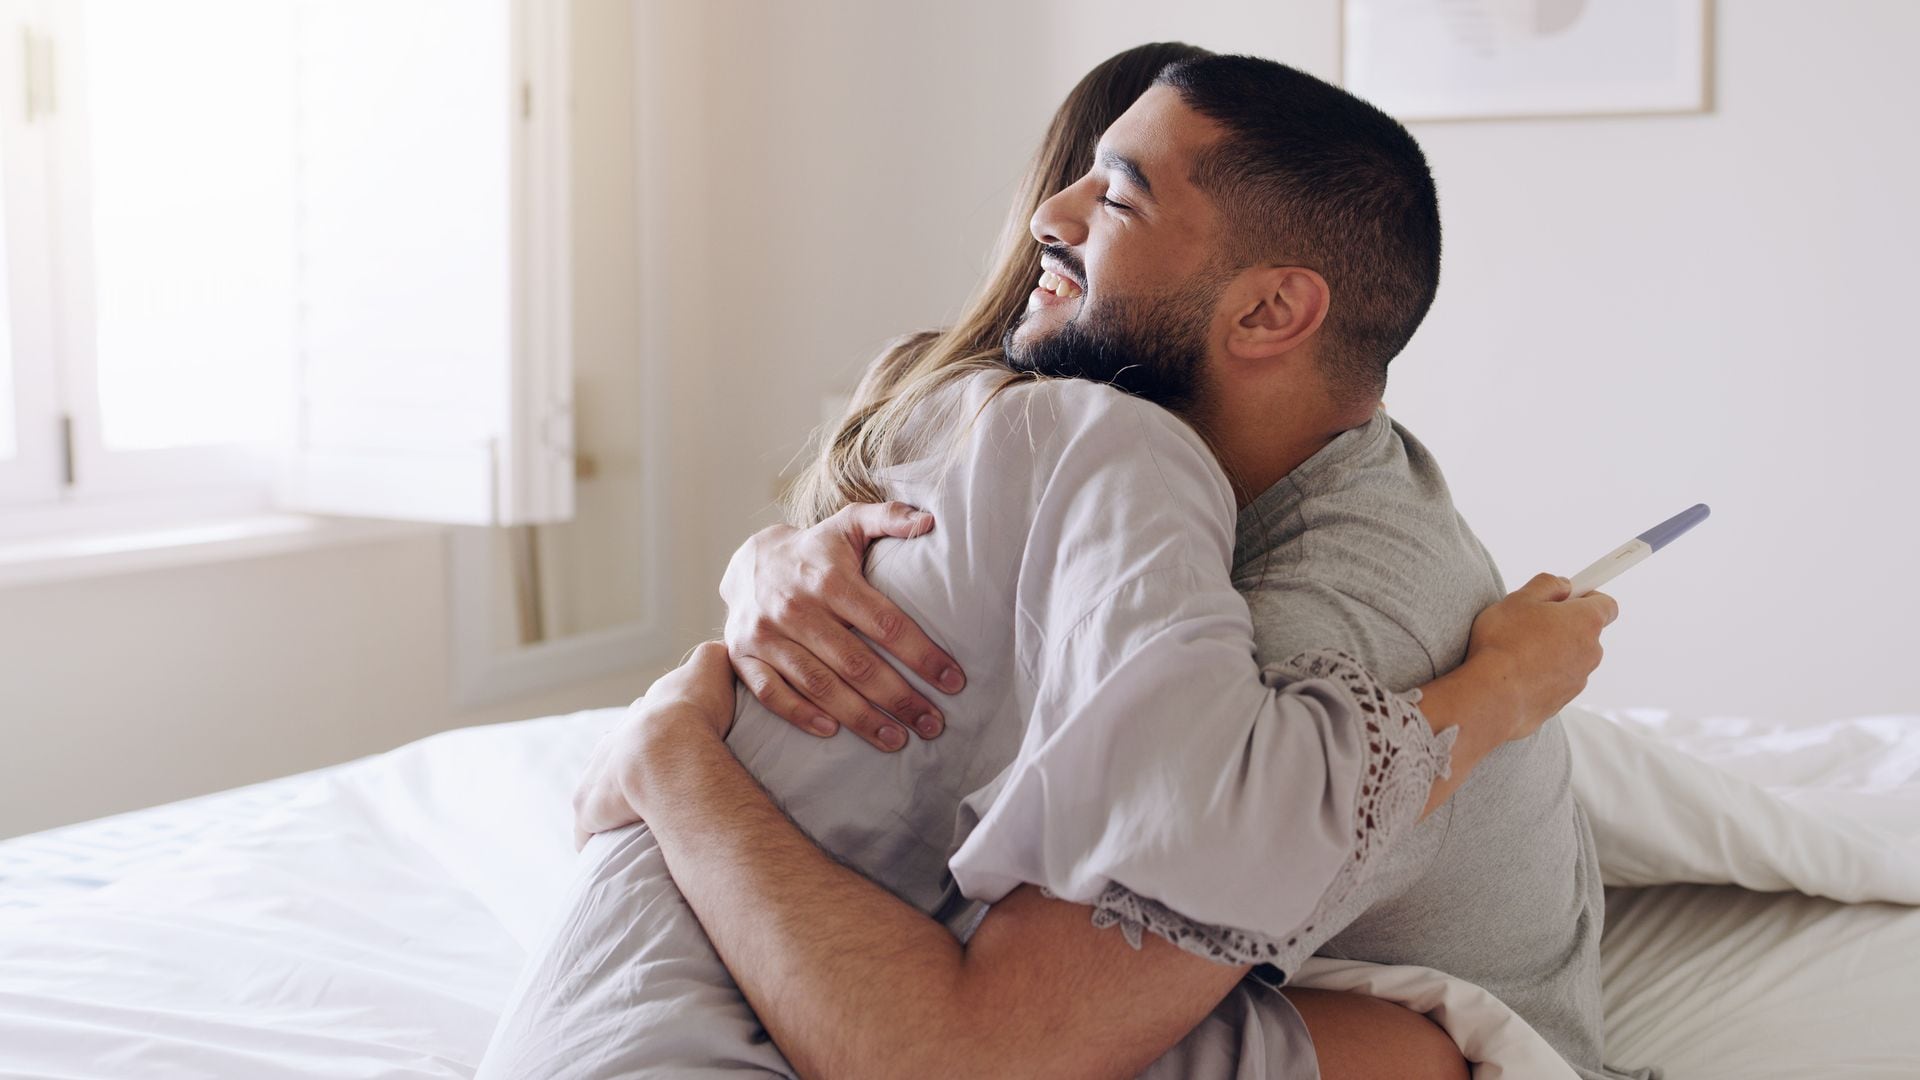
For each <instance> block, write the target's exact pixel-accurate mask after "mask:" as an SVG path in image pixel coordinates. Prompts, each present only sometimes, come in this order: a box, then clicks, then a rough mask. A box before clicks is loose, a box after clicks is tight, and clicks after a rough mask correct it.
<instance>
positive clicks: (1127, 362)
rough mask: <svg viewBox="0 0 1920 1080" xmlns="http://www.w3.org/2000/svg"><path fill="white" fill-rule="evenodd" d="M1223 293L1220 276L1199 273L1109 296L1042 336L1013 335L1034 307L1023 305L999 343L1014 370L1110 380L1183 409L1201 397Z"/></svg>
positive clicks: (1121, 387) (1117, 387)
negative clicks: (1140, 292) (1176, 286)
mask: <svg viewBox="0 0 1920 1080" xmlns="http://www.w3.org/2000/svg"><path fill="white" fill-rule="evenodd" d="M1218 295H1219V286H1218V283H1216V282H1212V281H1200V282H1197V283H1195V284H1194V285H1193V286H1191V287H1188V288H1184V289H1181V290H1180V291H1178V292H1176V293H1174V294H1172V295H1170V296H1165V297H1158V298H1154V299H1151V300H1148V299H1114V300H1108V301H1104V302H1102V303H1100V304H1099V305H1097V306H1092V307H1089V308H1088V309H1087V310H1084V311H1082V312H1081V315H1080V317H1079V318H1076V319H1074V320H1072V321H1070V322H1068V323H1067V324H1066V325H1064V326H1062V327H1060V329H1058V330H1056V331H1054V332H1053V333H1051V334H1049V335H1047V336H1046V337H1044V338H1041V339H1040V340H1038V341H1029V342H1024V343H1016V342H1015V340H1014V335H1016V334H1017V333H1019V331H1020V327H1021V326H1022V325H1023V324H1024V323H1025V322H1026V321H1027V319H1028V317H1030V316H1031V315H1032V312H1023V313H1022V314H1021V316H1020V319H1019V321H1017V322H1015V323H1014V324H1013V326H1012V327H1011V328H1009V329H1008V330H1007V334H1006V337H1005V338H1004V339H1003V340H1002V343H1001V344H1002V347H1003V348H1004V350H1005V352H1006V354H1007V362H1008V363H1009V364H1011V365H1012V366H1013V368H1014V370H1016V371H1030V372H1033V373H1034V374H1037V375H1046V376H1050V377H1053V378H1061V379H1089V380H1092V381H1093V382H1103V383H1107V384H1109V385H1111V386H1113V387H1115V388H1116V389H1119V390H1124V391H1126V392H1127V393H1129V394H1134V395H1136V396H1138V397H1142V398H1145V399H1147V400H1148V401H1151V402H1153V403H1154V404H1156V405H1159V406H1161V407H1162V408H1166V409H1171V410H1173V411H1175V412H1179V411H1181V410H1184V409H1188V408H1191V407H1192V406H1194V405H1195V404H1196V403H1198V401H1199V400H1200V393H1201V388H1202V387H1201V376H1202V374H1203V372H1204V371H1205V367H1206V356H1207V341H1206V330H1207V324H1208V321H1209V318H1210V316H1211V314H1212V309H1213V304H1214V300H1215V299H1216V297H1217V296H1218Z"/></svg>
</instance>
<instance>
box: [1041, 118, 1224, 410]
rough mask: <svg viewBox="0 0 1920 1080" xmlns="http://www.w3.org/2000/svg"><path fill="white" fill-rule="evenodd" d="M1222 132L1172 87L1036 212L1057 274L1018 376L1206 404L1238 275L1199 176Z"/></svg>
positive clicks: (1046, 283) (1112, 133) (1044, 277)
mask: <svg viewBox="0 0 1920 1080" xmlns="http://www.w3.org/2000/svg"><path fill="white" fill-rule="evenodd" d="M1220 135H1221V131H1220V128H1219V126H1218V125H1216V124H1214V123H1213V122H1212V121H1211V120H1208V119H1207V118H1206V117H1204V116H1201V115H1200V114H1199V113H1197V112H1195V111H1194V110H1192V109H1191V108H1189V107H1188V106H1187V105H1186V103H1185V102H1183V101H1181V100H1180V95H1179V94H1178V93H1177V92H1176V91H1174V90H1172V89H1171V88H1169V87H1165V86H1154V87H1152V88H1151V89H1149V90H1148V91H1147V92H1146V93H1145V94H1143V95H1141V97H1140V99H1139V100H1138V101H1136V102H1134V104H1133V107H1132V108H1130V109H1128V110H1127V111H1126V113H1124V114H1123V115H1122V116H1121V117H1120V118H1119V119H1118V120H1116V121H1114V123H1113V126H1112V127H1110V128H1108V129H1107V131H1106V134H1105V135H1104V136H1102V137H1101V140H1100V146H1099V149H1098V150H1097V151H1096V152H1095V155H1094V164H1093V168H1092V170H1091V171H1089V172H1088V173H1087V175H1086V176H1084V177H1081V178H1080V180H1079V181H1077V182H1076V183H1074V184H1072V185H1071V186H1069V187H1067V188H1066V189H1064V190H1062V191H1061V192H1060V193H1059V194H1057V195H1055V196H1053V197H1052V198H1051V199H1048V200H1047V201H1046V202H1045V203H1042V204H1041V206H1040V209H1039V210H1037V211H1035V212H1034V215H1033V222H1032V230H1033V236H1034V239H1035V240H1038V241H1039V242H1040V244H1041V246H1042V247H1043V248H1044V249H1045V251H1044V254H1043V255H1042V258H1041V263H1042V266H1043V267H1045V270H1044V271H1043V272H1042V274H1041V277H1040V283H1039V285H1038V286H1037V287H1036V288H1035V289H1034V290H1033V293H1032V295H1031V296H1029V297H1028V300H1027V310H1026V311H1025V313H1023V314H1022V315H1021V317H1020V321H1019V322H1018V323H1016V324H1015V325H1014V327H1013V329H1011V330H1010V331H1008V333H1007V338H1006V348H1007V357H1008V360H1009V361H1010V362H1011V363H1012V364H1013V366H1014V367H1016V368H1020V369H1022V370H1027V371H1036V372H1039V373H1041V374H1045V375H1056V376H1066V377H1074V378H1088V379H1095V380H1098V381H1102V382H1111V383H1113V384H1115V385H1116V386H1119V387H1120V388H1121V389H1124V390H1128V391H1131V392H1133V393H1136V394H1139V395H1140V396H1142V397H1145V398H1147V399H1149V400H1152V401H1156V402H1159V403H1160V404H1162V405H1165V406H1167V407H1169V408H1182V407H1185V406H1188V405H1191V404H1193V403H1194V401H1195V400H1196V398H1197V396H1198V393H1199V391H1200V388H1201V380H1202V379H1203V377H1204V374H1205V371H1206V364H1207V360H1208V356H1209V350H1210V347H1211V339H1212V336H1213V334H1212V329H1213V324H1214V321H1215V317H1216V308H1217V306H1218V302H1219V298H1220V292H1221V288H1222V286H1223V285H1224V284H1225V282H1226V281H1227V280H1228V278H1229V277H1230V276H1231V275H1230V274H1228V273H1226V272H1225V271H1224V269H1223V263H1222V261H1221V259H1220V255H1219V252H1220V247H1221V244H1220V218H1219V214H1218V212H1217V210H1216V209H1215V207H1214V204H1213V201H1212V199H1211V198H1210V197H1209V196H1208V195H1207V194H1206V193H1205V192H1203V191H1201V190H1200V189H1199V188H1197V187H1195V186H1194V185H1193V182H1192V180H1191V177H1192V175H1193V168H1194V164H1195V162H1196V161H1197V160H1198V158H1199V156H1200V154H1201V152H1202V151H1204V150H1205V149H1206V148H1207V147H1209V146H1211V145H1212V144H1213V142H1214V141H1215V140H1216V139H1218V138H1219V137H1220Z"/></svg>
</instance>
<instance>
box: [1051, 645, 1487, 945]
mask: <svg viewBox="0 0 1920 1080" xmlns="http://www.w3.org/2000/svg"><path fill="white" fill-rule="evenodd" d="M1263 675H1264V676H1266V677H1268V679H1269V681H1270V682H1274V681H1279V680H1282V679H1284V680H1287V681H1289V682H1298V681H1304V680H1307V679H1321V680H1325V681H1327V682H1331V683H1333V684H1334V685H1336V686H1338V687H1339V688H1340V689H1342V690H1344V691H1345V692H1346V695H1347V696H1348V697H1350V698H1351V699H1352V701H1353V703H1354V705H1355V706H1356V709H1357V713H1356V716H1357V719H1358V720H1359V721H1360V722H1361V723H1362V725H1363V728H1364V731H1365V733H1366V750H1365V760H1366V771H1365V773H1364V774H1363V775H1362V777H1361V781H1360V791H1359V795H1358V797H1357V798H1356V799H1355V800H1354V808H1353V857H1352V858H1350V859H1348V860H1347V861H1346V863H1345V864H1344V865H1343V866H1342V867H1341V869H1340V872H1339V873H1338V874H1336V875H1335V876H1334V879H1333V881H1332V882H1331V883H1330V884H1329V885H1328V887H1327V890H1326V892H1325V893H1323V894H1322V895H1321V897H1320V902H1319V903H1318V904H1316V905H1315V906H1314V909H1313V913H1312V915H1310V916H1309V917H1308V919H1307V922H1306V923H1305V925H1304V926H1303V927H1301V929H1300V930H1298V931H1297V932H1296V933H1294V934H1291V935H1289V936H1288V937H1286V938H1274V937H1269V936H1267V935H1265V934H1258V933H1253V932H1249V931H1245V930H1236V929H1234V928H1232V927H1226V926H1212V925H1209V924H1206V923H1199V922H1195V921H1193V920H1191V919H1189V918H1187V917H1186V916H1184V915H1181V914H1180V913H1179V912H1177V911H1174V910H1172V909H1170V908H1168V907H1167V906H1166V905H1164V904H1161V903H1160V902H1158V901H1156V900H1152V899H1149V898H1147V897H1144V896H1140V895H1137V894H1135V893H1134V892H1133V891H1132V890H1130V889H1128V888H1127V887H1125V886H1124V885H1121V884H1119V883H1118V882H1113V883H1109V884H1108V885H1107V887H1106V889H1105V890H1104V891H1103V892H1102V893H1101V895H1100V898H1099V899H1098V900H1096V901H1095V902H1094V911H1093V925H1095V926H1097V927H1101V928H1106V927H1113V926H1117V927H1119V928H1120V932H1121V934H1122V935H1123V936H1124V937H1125V938H1126V940H1127V944H1129V945H1132V946H1133V947H1134V948H1136V949H1138V948H1140V946H1141V941H1142V939H1141V936H1140V935H1141V932H1142V931H1146V932H1150V933H1153V934H1156V935H1158V936H1160V937H1162V938H1165V939H1166V940H1167V941H1170V942H1172V943H1173V944H1175V945H1177V946H1179V947H1180V948H1182V949H1184V950H1186V951H1187V952H1190V953H1193V954H1194V955H1196V956H1203V957H1206V958H1207V959H1210V960H1216V961H1219V962H1220V963H1226V964H1272V965H1274V966H1275V967H1277V968H1279V969H1280V970H1281V972H1283V973H1284V972H1291V971H1294V970H1297V969H1298V967H1299V965H1300V962H1301V961H1303V960H1305V959H1306V955H1307V954H1308V953H1310V952H1311V951H1312V949H1313V948H1314V947H1315V942H1317V940H1318V939H1317V938H1314V937H1313V933H1314V927H1316V926H1322V925H1339V924H1341V923H1344V922H1350V921H1351V920H1352V916H1353V914H1355V913H1353V912H1348V911H1346V910H1345V909H1346V908H1347V907H1348V906H1349V905H1350V904H1352V903H1353V902H1354V901H1355V897H1356V895H1357V891H1358V888H1359V886H1360V885H1361V884H1362V883H1363V882H1364V881H1366V879H1367V877H1368V876H1369V873H1370V871H1371V869H1372V867H1373V865H1374V863H1375V860H1376V858H1377V857H1378V855H1379V854H1380V853H1381V852H1383V851H1385V850H1386V848H1387V845H1388V844H1389V843H1390V842H1391V841H1392V839H1393V837H1394V836H1395V835H1396V834H1397V833H1399V832H1400V831H1401V830H1402V829H1404V828H1406V827H1408V826H1410V825H1412V824H1413V823H1414V822H1415V821H1416V820H1417V819H1418V818H1419V815H1420V811H1421V809H1422V808H1423V807H1425V806H1426V803H1427V795H1428V792H1429V789H1430V788H1431V787H1432V785H1433V781H1434V779H1435V778H1436V777H1445V776H1448V775H1450V773H1451V768H1452V761H1453V740H1454V735H1455V734H1456V732H1455V729H1453V728H1448V729H1447V730H1446V731H1443V732H1440V733H1438V734H1435V733H1434V731H1433V728H1432V727H1431V726H1429V725H1428V723H1427V719H1426V717H1425V716H1423V715H1422V714H1421V712H1420V709H1419V707H1418V702H1419V700H1420V692H1419V691H1418V690H1415V691H1413V692H1411V693H1409V694H1396V693H1393V692H1392V691H1389V690H1387V689H1386V688H1385V687H1382V686H1381V685H1380V684H1379V683H1378V682H1377V681H1375V679H1374V678H1373V676H1372V675H1371V674H1370V673H1368V671H1367V670H1366V668H1364V667H1362V666H1361V664H1360V662H1359V661H1358V660H1355V659H1354V658H1353V657H1351V656H1349V655H1347V654H1346V653H1343V652H1338V651H1334V650H1316V651H1313V652H1305V653H1301V654H1300V655H1299V656H1296V657H1294V658H1293V659H1291V660H1289V661H1287V662H1286V663H1285V664H1280V665H1276V666H1274V667H1270V668H1268V669H1267V670H1266V671H1265V672H1263ZM1043 891H1044V890H1043ZM1049 895H1051V894H1049Z"/></svg>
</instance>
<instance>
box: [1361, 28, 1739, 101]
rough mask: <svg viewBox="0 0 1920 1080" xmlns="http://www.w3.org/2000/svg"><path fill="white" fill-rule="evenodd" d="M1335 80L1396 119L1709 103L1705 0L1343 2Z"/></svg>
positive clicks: (1710, 31)
mask: <svg viewBox="0 0 1920 1080" xmlns="http://www.w3.org/2000/svg"><path fill="white" fill-rule="evenodd" d="M1341 7H1342V10H1341V16H1340V31H1341V47H1340V59H1341V82H1342V84H1343V85H1344V86H1345V87H1346V89H1348V90H1349V91H1351V92H1352V93H1354V94H1356V95H1357V96H1359V97H1361V98H1364V99H1366V100H1367V101H1369V102H1371V103H1373V104H1374V105H1376V106H1378V107H1379V108H1380V109H1382V110H1383V111H1385V112H1387V113H1388V114H1390V115H1392V116H1394V117H1396V118H1398V119H1400V120H1402V121H1405V122H1416V121H1451V120H1514V119H1532V118H1569V117H1588V116H1651V115H1672V114H1686V113H1701V112H1706V111H1709V110H1710V109H1711V108H1712V106H1713V102H1712V94H1711V88H1712V62H1711V61H1712V40H1713V27H1712V14H1713V13H1712V4H1711V3H1710V0H1343V3H1342V5H1341Z"/></svg>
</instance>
